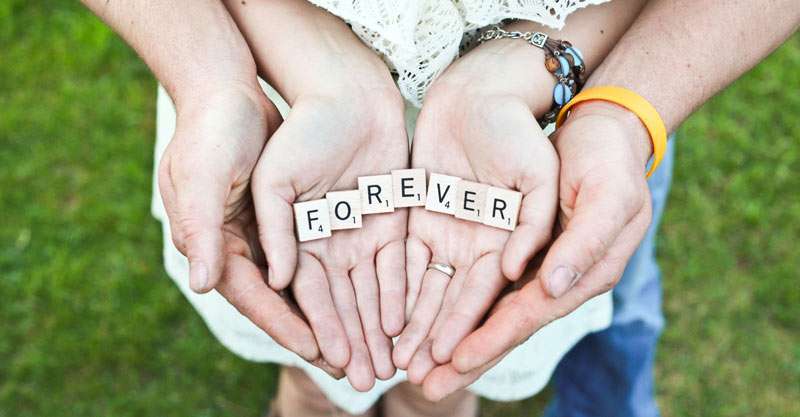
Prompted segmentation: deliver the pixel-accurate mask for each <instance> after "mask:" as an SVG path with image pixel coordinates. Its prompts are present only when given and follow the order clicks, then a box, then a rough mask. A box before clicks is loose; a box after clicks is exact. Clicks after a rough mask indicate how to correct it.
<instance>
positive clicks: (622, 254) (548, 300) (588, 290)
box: [452, 208, 650, 373]
mask: <svg viewBox="0 0 800 417" xmlns="http://www.w3.org/2000/svg"><path fill="white" fill-rule="evenodd" d="M649 222H650V214H649V210H648V209H647V208H645V210H642V212H640V214H639V215H637V216H636V217H635V218H634V220H633V221H631V223H629V224H628V225H627V226H626V227H625V229H624V231H623V232H622V233H621V234H620V236H619V238H618V239H617V240H616V241H615V243H614V244H613V245H612V246H611V248H610V249H609V251H608V253H607V255H606V256H605V257H604V258H603V259H602V260H601V261H600V262H598V263H597V264H596V265H595V266H594V267H593V268H592V269H591V270H589V271H588V272H587V273H586V274H585V276H584V278H582V279H581V281H580V282H578V283H577V284H576V285H575V287H574V288H573V290H572V291H569V292H567V293H566V294H565V295H564V296H563V297H561V298H557V299H554V298H552V297H551V296H550V295H549V294H548V293H547V291H546V290H545V288H544V286H543V284H542V283H541V280H540V279H537V280H534V281H531V282H529V283H528V284H526V285H525V286H524V287H523V288H522V289H520V290H519V291H518V292H516V293H514V294H511V295H510V296H509V297H510V300H509V301H508V302H506V303H504V305H503V306H502V307H500V308H498V309H497V311H496V312H495V313H494V314H492V315H491V316H490V317H489V318H488V320H487V321H486V323H485V324H484V325H483V326H481V327H480V328H478V329H477V330H475V332H473V333H472V334H470V335H469V336H467V338H466V339H464V341H463V342H461V343H460V344H459V345H458V346H457V347H456V349H455V351H454V353H453V360H452V363H453V367H454V368H455V369H456V370H457V371H459V372H461V373H466V372H470V371H471V370H473V369H476V368H478V367H480V366H482V365H483V364H485V363H487V362H489V361H491V360H493V359H494V358H497V357H498V356H500V355H501V354H503V352H505V351H507V350H509V349H511V348H513V347H514V346H516V345H518V344H519V343H522V342H523V341H524V340H526V339H527V338H528V337H530V336H531V335H532V334H534V333H535V332H537V331H538V330H539V329H540V328H541V327H542V326H544V325H546V324H548V323H550V322H552V321H553V320H555V319H557V318H560V317H563V316H565V315H567V314H569V313H570V312H572V311H574V310H575V309H576V308H577V307H579V306H580V305H582V304H583V303H584V302H586V301H587V300H589V299H590V298H592V297H595V296H597V295H598V294H601V293H603V292H606V291H608V290H610V289H611V288H612V287H613V284H614V283H615V282H616V281H617V280H618V279H619V277H620V276H621V275H622V273H623V271H624V269H625V265H626V264H627V261H628V259H630V256H631V255H632V254H633V252H634V251H635V250H636V248H637V247H638V245H639V242H640V241H641V239H642V237H643V236H644V233H645V232H646V230H647V225H648V224H649Z"/></svg>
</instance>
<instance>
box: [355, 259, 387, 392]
mask: <svg viewBox="0 0 800 417" xmlns="http://www.w3.org/2000/svg"><path fill="white" fill-rule="evenodd" d="M350 279H351V281H352V282H353V289H354V290H355V292H356V302H357V304H358V313H359V317H361V327H362V330H363V332H364V336H365V337H366V340H367V347H368V348H369V354H370V357H371V358H372V367H373V369H374V370H375V375H376V376H377V377H378V378H380V379H384V380H386V379H389V378H391V377H392V376H393V375H394V373H395V370H396V369H395V367H394V364H393V363H392V355H391V351H392V342H391V340H390V339H389V337H388V336H386V334H384V333H383V329H382V328H381V320H380V317H381V316H380V311H379V308H380V306H379V302H378V283H377V279H376V277H375V267H374V266H373V265H372V262H371V260H370V261H368V262H363V263H361V264H358V265H356V267H355V268H353V270H352V271H350Z"/></svg>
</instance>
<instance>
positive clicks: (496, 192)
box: [483, 187, 522, 231]
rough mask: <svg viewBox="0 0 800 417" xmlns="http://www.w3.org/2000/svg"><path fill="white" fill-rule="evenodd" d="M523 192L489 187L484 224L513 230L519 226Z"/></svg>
mask: <svg viewBox="0 0 800 417" xmlns="http://www.w3.org/2000/svg"><path fill="white" fill-rule="evenodd" d="M520 204H522V193H520V192H519V191H513V190H506V189H504V188H497V187H489V189H488V190H487V191H486V208H485V209H484V213H485V215H484V216H483V224H485V225H487V226H492V227H499V228H500V229H506V230H511V231H513V230H514V228H516V227H517V218H518V217H519V207H520Z"/></svg>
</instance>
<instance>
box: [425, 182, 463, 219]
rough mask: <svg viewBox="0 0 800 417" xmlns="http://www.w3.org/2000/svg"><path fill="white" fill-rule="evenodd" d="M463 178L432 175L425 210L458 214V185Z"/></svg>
mask: <svg viewBox="0 0 800 417" xmlns="http://www.w3.org/2000/svg"><path fill="white" fill-rule="evenodd" d="M459 181H461V178H458V177H451V176H449V175H443V174H434V173H431V178H430V180H428V198H427V199H426V201H425V210H430V211H436V212H439V213H445V214H456V184H458V182H459Z"/></svg>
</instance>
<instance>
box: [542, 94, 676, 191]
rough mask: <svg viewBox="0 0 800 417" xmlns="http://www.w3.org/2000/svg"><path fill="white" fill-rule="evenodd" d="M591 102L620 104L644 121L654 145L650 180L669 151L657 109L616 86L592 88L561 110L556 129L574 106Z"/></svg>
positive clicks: (640, 97) (648, 174)
mask: <svg viewBox="0 0 800 417" xmlns="http://www.w3.org/2000/svg"><path fill="white" fill-rule="evenodd" d="M589 100H604V101H609V102H611V103H614V104H618V105H620V106H622V107H625V108H626V109H628V110H630V111H631V112H632V113H633V114H635V115H636V116H637V117H638V118H639V120H641V121H642V124H643V125H644V127H645V128H647V132H648V133H649V134H650V141H651V142H652V143H653V165H651V166H650V170H648V171H647V177H648V178H649V177H650V175H652V174H653V172H655V170H656V168H658V164H660V163H661V159H662V158H663V157H664V152H665V151H666V149H667V128H666V126H664V121H663V120H662V119H661V116H659V114H658V111H657V110H656V108H655V107H653V105H652V104H650V102H648V101H647V100H645V99H644V98H643V97H642V96H640V95H638V94H636V93H634V92H633V91H631V90H628V89H626V88H622V87H614V86H602V87H592V88H587V89H585V90H583V91H581V92H580V93H578V95H576V96H575V98H573V99H572V100H570V101H569V102H568V103H567V104H565V105H564V107H562V108H561V111H560V112H559V113H558V117H557V118H556V127H559V126H561V124H562V123H563V122H564V118H565V117H566V116H567V112H569V109H570V108H572V106H574V105H576V104H578V103H581V102H584V101H589Z"/></svg>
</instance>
